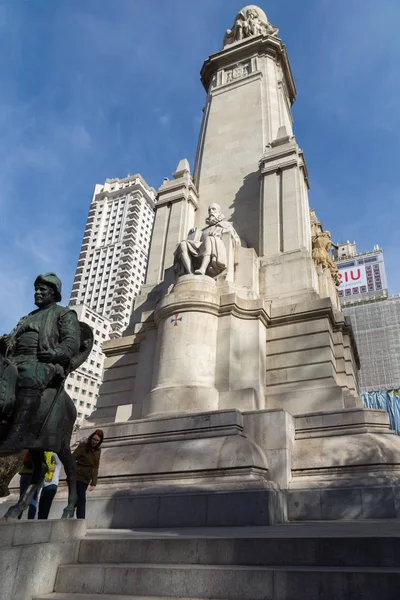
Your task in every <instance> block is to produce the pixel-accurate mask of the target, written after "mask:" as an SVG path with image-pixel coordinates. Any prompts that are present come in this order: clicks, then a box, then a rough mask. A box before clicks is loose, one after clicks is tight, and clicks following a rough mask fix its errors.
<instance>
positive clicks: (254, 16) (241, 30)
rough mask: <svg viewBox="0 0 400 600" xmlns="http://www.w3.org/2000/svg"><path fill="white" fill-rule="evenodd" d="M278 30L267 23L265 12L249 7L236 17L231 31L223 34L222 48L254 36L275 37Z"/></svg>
mask: <svg viewBox="0 0 400 600" xmlns="http://www.w3.org/2000/svg"><path fill="white" fill-rule="evenodd" d="M277 34H278V28H277V27H275V26H274V25H271V23H269V21H268V19H267V16H266V14H265V12H264V11H263V10H262V9H261V8H259V7H258V6H254V5H252V4H251V5H249V6H245V7H244V8H242V10H241V11H240V12H238V14H237V15H236V18H235V22H234V24H233V26H232V29H228V30H227V31H226V33H225V37H224V43H223V46H224V48H225V46H228V45H229V44H233V43H234V42H239V41H240V40H244V39H245V38H248V37H252V36H255V35H277Z"/></svg>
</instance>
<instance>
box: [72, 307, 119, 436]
mask: <svg viewBox="0 0 400 600" xmlns="http://www.w3.org/2000/svg"><path fill="white" fill-rule="evenodd" d="M73 309H74V310H75V312H76V313H77V315H78V319H79V320H80V321H83V322H84V323H87V324H88V325H90V327H91V328H92V331H93V337H94V343H93V350H92V352H91V353H90V356H89V358H88V359H87V360H86V361H85V362H84V363H83V365H81V366H80V367H79V368H78V369H76V371H74V372H73V373H71V374H70V375H69V376H68V379H67V381H66V388H67V392H68V394H69V395H70V396H71V398H72V399H73V400H74V402H75V405H76V409H77V411H78V415H77V423H78V424H82V423H83V421H84V420H85V419H87V418H88V417H89V416H90V415H91V413H92V412H93V410H94V408H95V406H96V402H97V396H98V392H99V387H100V384H101V380H102V375H103V363H104V354H103V352H102V349H101V345H102V343H103V342H104V341H105V340H107V339H109V337H110V331H111V321H110V320H109V319H107V318H106V317H102V316H101V315H99V314H98V313H96V312H95V311H94V310H92V309H91V308H89V307H88V306H86V305H85V304H78V305H74V306H73Z"/></svg>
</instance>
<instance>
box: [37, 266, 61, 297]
mask: <svg viewBox="0 0 400 600" xmlns="http://www.w3.org/2000/svg"><path fill="white" fill-rule="evenodd" d="M39 283H44V284H45V285H48V286H49V287H51V288H53V290H54V291H55V293H56V302H60V300H61V287H62V284H61V279H59V278H58V277H57V275H56V274H55V273H44V274H43V275H38V276H37V277H36V279H35V285H37V284H39Z"/></svg>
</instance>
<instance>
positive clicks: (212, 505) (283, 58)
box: [94, 5, 397, 526]
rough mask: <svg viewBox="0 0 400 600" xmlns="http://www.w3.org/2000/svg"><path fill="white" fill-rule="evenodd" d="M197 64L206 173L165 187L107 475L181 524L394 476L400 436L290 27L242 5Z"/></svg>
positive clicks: (108, 376)
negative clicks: (322, 192) (312, 175)
mask: <svg viewBox="0 0 400 600" xmlns="http://www.w3.org/2000/svg"><path fill="white" fill-rule="evenodd" d="M201 75H202V82H203V85H204V87H205V90H206V93H207V100H206V106H205V110H204V118H203V123H202V126H201V131H200V136H199V142H198V149H197V157H196V165H195V169H194V174H193V176H192V175H191V172H190V167H189V164H188V162H187V160H185V159H183V160H181V161H180V163H179V165H178V166H177V169H176V171H175V173H174V174H173V179H171V180H169V179H165V180H164V183H163V185H162V186H161V187H160V189H159V190H158V194H157V202H156V215H155V222H154V229H153V237H152V242H151V247H150V254H149V263H148V271H147V278H146V283H145V285H144V286H143V287H142V289H141V293H140V295H139V296H138V297H137V299H136V302H135V308H134V311H133V314H132V318H131V323H130V326H129V328H128V330H127V331H126V334H125V335H124V336H123V337H122V338H121V339H119V340H111V341H109V342H107V343H106V344H105V345H104V352H105V354H106V357H107V358H106V364H105V368H106V371H105V379H104V383H103V386H102V389H101V390H100V393H101V395H100V399H99V402H98V405H97V406H98V409H97V411H96V413H95V415H94V419H95V421H96V423H98V424H101V425H102V426H104V427H105V429H106V437H107V438H108V440H109V441H110V445H109V447H107V446H106V448H105V451H104V458H103V461H102V470H103V473H102V476H103V477H106V478H107V477H111V478H112V480H113V481H115V482H116V484H115V485H117V484H118V486H119V487H120V486H121V485H123V487H124V488H126V489H127V490H129V493H130V494H133V495H135V493H136V491H135V490H137V489H138V488H140V489H141V491H143V489H142V488H143V486H144V487H145V489H146V490H147V493H148V494H150V495H152V497H154V498H156V499H157V502H158V503H159V504H158V506H159V512H158V513H157V514H158V515H159V517H158V521H157V524H158V525H167V524H171V519H172V521H173V519H174V518H175V517H174V516H173V515H172V513H173V511H172V509H171V507H172V506H173V505H175V504H174V502H175V503H176V501H177V500H176V498H177V496H179V506H180V507H181V508H182V513H180V515H179V519H180V520H179V524H180V525H182V526H183V525H185V524H197V525H202V524H206V523H207V524H209V525H211V524H221V523H222V522H224V523H225V524H250V523H251V524H261V523H269V522H273V521H276V520H284V519H285V518H287V514H288V513H287V507H288V506H289V507H290V506H292V507H296V506H298V500H297V498H298V497H297V496H296V494H298V491H299V489H301V490H302V493H303V492H304V493H303V496H301V498H303V499H304V498H309V503H310V506H311V507H312V506H314V504H313V503H315V502H316V497H318V494H320V493H322V492H321V489H322V488H324V490H325V491H329V489H330V486H331V485H339V486H340V485H343V486H344V487H345V486H347V487H349V486H350V487H351V484H352V476H353V474H354V473H355V471H356V470H357V473H358V475H357V477H358V481H360V480H362V481H363V482H364V483H365V481H364V479H363V477H364V471H365V472H366V471H367V466H368V467H369V463H370V462H371V461H375V462H374V463H373V464H374V470H375V472H376V473H377V474H378V475H379V477H381V478H382V479H381V480H384V478H385V476H386V474H385V469H384V463H385V462H387V461H388V460H394V458H393V457H394V456H395V454H396V452H397V446H396V440H395V436H393V435H391V434H390V432H389V430H388V425H387V419H386V416H385V415H384V414H382V413H381V412H379V411H378V412H377V411H366V410H364V409H362V408H361V401H360V398H359V395H358V377H357V371H358V357H357V349H356V347H355V343H354V339H353V336H352V330H351V327H350V324H349V322H348V321H347V320H346V319H345V318H344V317H343V315H342V313H341V312H340V307H339V302H338V294H337V285H338V283H339V277H338V274H337V268H336V266H335V263H334V262H333V260H332V258H331V256H330V252H329V250H330V246H331V242H330V234H329V232H328V231H324V229H323V227H322V224H321V222H320V221H319V220H318V218H317V217H316V215H315V212H314V211H310V208H309V204H308V174H307V168H306V163H305V159H304V155H303V152H302V151H301V149H300V148H299V147H298V145H297V142H296V140H295V138H294V136H293V131H292V117H291V105H292V103H293V102H294V100H295V94H296V92H295V86H294V82H293V77H292V73H291V69H290V64H289V60H288V56H287V52H286V48H285V46H284V44H283V43H282V41H281V40H280V39H279V37H278V30H277V28H276V27H274V26H273V25H271V24H270V23H269V21H268V19H267V17H266V15H265V14H264V12H263V11H262V10H261V9H260V8H258V7H255V6H252V5H251V6H246V7H245V8H243V9H242V10H241V11H240V12H239V13H238V15H237V16H236V18H235V21H234V24H233V26H232V29H229V30H227V32H226V34H225V37H224V41H223V48H222V50H221V51H220V52H218V53H216V54H214V55H212V56H210V57H209V58H208V59H207V60H206V61H205V63H204V65H203V68H202V71H201ZM102 392H103V393H102ZM107 423H108V424H109V425H107ZM356 434H357V435H356ZM339 438H340V439H339ZM121 440H123V443H121ZM344 446H345V447H346V448H348V449H350V450H349V452H348V453H343V452H341V448H343V447H344ZM384 446H385V447H386V448H387V451H388V452H387V456H384V453H382V451H381V450H382V447H384ZM367 447H368V459H366V454H365V453H364V452H363V449H365V448H367ZM388 457H389V458H388ZM395 462H396V461H395ZM367 463H368V465H367ZM354 466H356V467H357V469H356V470H355V469H354ZM161 482H162V483H161ZM338 482H339V483H338ZM118 486H117V487H118ZM216 492H218V495H217V496H215V493H216ZM103 493H104V492H103ZM108 493H109V494H111V495H112V488H109V491H108ZM169 494H171V495H173V496H174V498H172V496H171V498H172V499H171V498H170V496H169ZM235 494H239V496H240V500H237V502H236V500H235V501H232V498H233V497H236V496H233V495H235ZM304 494H306V495H305V496H304ZM307 494H308V495H307ZM238 498H239V497H238ZM115 502H117V501H115ZM193 502H196V503H197V504H196V506H198V514H197V515H196V518H195V520H196V523H194V521H193V520H192V521H190V517H189V514H192V510H191V506H192V503H193ZM221 502H222V505H223V506H224V510H223V511H222V512H223V514H222V512H221V506H222V505H221ZM288 502H289V504H288ZM296 502H297V504H296ZM318 502H319V501H318ZM168 503H170V504H171V507H170V509H167V508H165V507H166V506H167V505H168ZM115 506H117V504H115ZM361 506H362V501H361V495H360V507H361ZM160 507H161V508H160ZM162 507H164V509H165V510H164V509H162ZM218 507H219V508H218ZM163 510H164V512H163ZM310 510H311V509H310ZM360 510H361V509H360ZM293 511H294V513H295V512H296V510H295V508H293V510H292V512H293ZM289 512H290V511H289ZM294 513H293V514H294ZM293 514H292V516H293ZM302 514H304V515H305V518H312V517H311V516H310V513H309V512H307V510H304V511H303V513H302ZM168 515H169V516H168ZM289 516H290V514H289ZM294 518H296V515H294ZM185 519H186V520H185ZM135 523H136V524H137V521H135ZM140 523H141V524H143V525H148V524H149V522H148V521H146V517H145V516H143V519H142V521H140ZM152 523H153V521H152Z"/></svg>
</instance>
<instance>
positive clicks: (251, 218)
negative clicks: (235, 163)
mask: <svg viewBox="0 0 400 600" xmlns="http://www.w3.org/2000/svg"><path fill="white" fill-rule="evenodd" d="M258 177H259V172H258V171H254V172H253V173H249V174H248V175H246V176H245V177H244V178H243V185H242V186H241V188H240V189H239V190H238V192H237V193H236V195H235V198H234V200H233V203H232V204H231V206H230V208H232V209H233V212H232V219H231V220H232V223H233V226H234V227H235V229H236V231H237V233H238V235H239V237H240V239H241V242H242V246H244V247H247V248H254V249H255V251H256V252H257V254H258V253H259V231H260V222H259V220H260V183H259V180H258ZM216 201H217V200H216Z"/></svg>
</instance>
